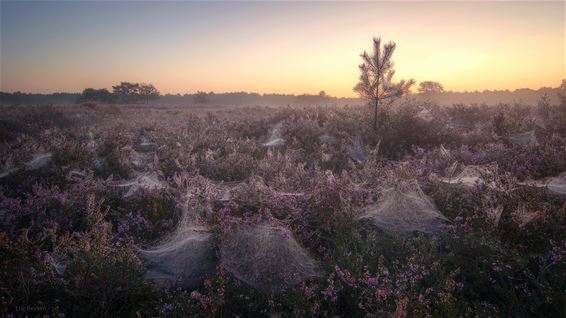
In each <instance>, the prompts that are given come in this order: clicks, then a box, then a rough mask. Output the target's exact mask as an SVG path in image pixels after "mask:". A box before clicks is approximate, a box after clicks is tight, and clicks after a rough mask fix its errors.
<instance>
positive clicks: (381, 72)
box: [354, 37, 415, 130]
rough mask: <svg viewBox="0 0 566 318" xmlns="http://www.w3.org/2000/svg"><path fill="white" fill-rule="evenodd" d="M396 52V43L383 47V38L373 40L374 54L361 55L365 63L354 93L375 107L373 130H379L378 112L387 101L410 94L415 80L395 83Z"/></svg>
mask: <svg viewBox="0 0 566 318" xmlns="http://www.w3.org/2000/svg"><path fill="white" fill-rule="evenodd" d="M394 51H395V43H394V42H389V43H386V44H384V45H383V48H382V46H381V38H379V37H376V38H373V54H372V55H369V54H368V53H367V52H366V51H364V53H363V54H361V57H362V60H363V63H362V64H361V65H360V66H359V67H360V72H361V74H360V82H359V83H358V84H357V85H356V86H355V87H354V91H355V92H357V93H358V94H360V96H361V97H362V98H364V99H366V100H368V102H369V103H371V104H373V105H374V120H373V128H374V129H375V130H377V110H378V108H379V106H380V104H382V103H383V102H385V101H390V100H392V99H393V98H397V97H401V96H402V95H403V94H405V93H408V92H409V89H410V88H411V86H413V85H414V84H415V81H414V80H412V79H411V80H408V81H405V80H401V81H399V83H393V82H392V80H393V75H395V70H394V69H393V66H394V64H393V62H392V61H391V57H392V56H393V52H394Z"/></svg>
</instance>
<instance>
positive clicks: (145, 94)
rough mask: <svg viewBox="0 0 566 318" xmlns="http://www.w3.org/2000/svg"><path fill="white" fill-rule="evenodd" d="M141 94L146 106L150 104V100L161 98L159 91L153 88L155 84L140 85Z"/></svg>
mask: <svg viewBox="0 0 566 318" xmlns="http://www.w3.org/2000/svg"><path fill="white" fill-rule="evenodd" d="M139 94H140V96H141V97H142V98H144V99H145V103H146V104H147V103H149V100H150V99H156V98H159V91H158V90H157V88H155V87H154V86H153V84H144V83H142V84H140V85H139Z"/></svg>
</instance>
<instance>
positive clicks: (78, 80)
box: [0, 2, 566, 97]
mask: <svg viewBox="0 0 566 318" xmlns="http://www.w3.org/2000/svg"><path fill="white" fill-rule="evenodd" d="M0 5H1V10H0V14H1V19H0V23H1V38H0V61H1V63H0V75H1V76H0V90H1V91H8V92H13V91H25V92H41V93H51V92H61V91H65V92H80V91H82V89H84V88H86V87H94V88H109V89H110V88H111V86H112V85H114V84H116V83H118V82H120V81H131V82H149V83H153V84H154V85H155V86H156V87H157V88H158V89H159V90H160V91H161V93H173V94H174V93H181V94H183V93H192V92H195V91H197V90H204V91H214V92H235V91H247V92H257V93H285V94H302V93H311V94H316V93H318V92H319V91H320V90H325V91H326V92H327V93H328V94H329V95H332V96H338V97H354V96H356V94H355V93H354V92H353V91H352V88H353V86H354V85H355V84H356V82H357V78H358V75H359V71H358V68H357V65H358V64H359V63H360V62H361V59H360V57H359V54H360V53H361V52H362V51H363V50H369V49H370V48H371V44H372V42H371V39H372V36H374V35H375V36H381V37H382V38H383V40H385V41H389V40H392V41H395V42H396V43H397V50H396V52H395V54H394V57H393V60H394V62H395V64H396V67H395V68H396V70H397V73H396V79H401V78H402V79H409V78H413V79H415V80H416V81H417V82H420V81H425V80H433V81H438V82H440V83H442V84H443V85H444V87H445V89H447V90H453V91H466V90H467V91H475V90H479V91H482V90H486V89H489V90H504V89H510V90H513V89H518V88H525V87H526V88H532V89H537V88H539V87H543V86H546V87H557V86H558V85H559V84H560V81H561V80H562V79H563V78H565V73H566V70H565V40H564V35H565V25H564V15H565V13H564V8H565V5H564V2H397V3H395V2H372V3H368V2H356V3H344V2H338V3H336V2H316V3H298V2H292V3H281V2H268V3H265V2H263V3H247V2H246V3H241V2H240V3H234V2H213V3H204V2H164V3H163V2H162V3H156V2H136V3H133V2H85V3H73V2H24V3H21V2H18V3H16V2H2V3H1V4H0Z"/></svg>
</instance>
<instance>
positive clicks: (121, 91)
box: [112, 82, 140, 103]
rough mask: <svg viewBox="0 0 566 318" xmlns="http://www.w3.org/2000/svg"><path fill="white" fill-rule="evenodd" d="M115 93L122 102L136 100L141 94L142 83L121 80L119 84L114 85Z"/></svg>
mask: <svg viewBox="0 0 566 318" xmlns="http://www.w3.org/2000/svg"><path fill="white" fill-rule="evenodd" d="M112 89H113V92H114V95H116V97H117V98H118V100H119V101H120V102H122V103H123V102H135V101H137V100H138V99H139V96H140V84H139V83H130V82H121V83H120V84H119V85H116V86H112Z"/></svg>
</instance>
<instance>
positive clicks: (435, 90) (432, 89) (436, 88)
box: [418, 81, 444, 94]
mask: <svg viewBox="0 0 566 318" xmlns="http://www.w3.org/2000/svg"><path fill="white" fill-rule="evenodd" d="M418 91H419V93H423V94H440V93H444V86H442V84H440V83H438V82H433V81H424V82H420V83H419V88H418Z"/></svg>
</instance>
